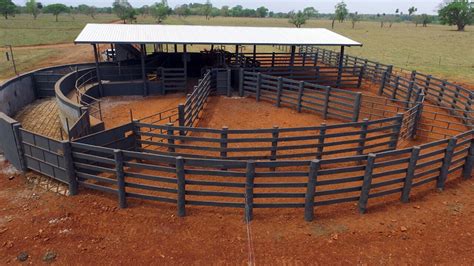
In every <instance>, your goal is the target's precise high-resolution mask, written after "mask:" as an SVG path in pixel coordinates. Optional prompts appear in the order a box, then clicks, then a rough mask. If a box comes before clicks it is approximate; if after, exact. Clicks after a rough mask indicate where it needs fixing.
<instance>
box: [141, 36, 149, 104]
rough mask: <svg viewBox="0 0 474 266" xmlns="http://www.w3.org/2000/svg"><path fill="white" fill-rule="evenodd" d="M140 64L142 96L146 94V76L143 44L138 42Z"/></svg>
mask: <svg viewBox="0 0 474 266" xmlns="http://www.w3.org/2000/svg"><path fill="white" fill-rule="evenodd" d="M140 53H141V56H140V58H141V65H142V79H143V97H145V96H147V95H148V86H147V77H146V70H145V45H144V44H140Z"/></svg>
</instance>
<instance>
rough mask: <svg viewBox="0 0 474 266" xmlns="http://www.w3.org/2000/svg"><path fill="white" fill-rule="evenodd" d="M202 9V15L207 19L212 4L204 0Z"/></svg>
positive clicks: (208, 0)
mask: <svg viewBox="0 0 474 266" xmlns="http://www.w3.org/2000/svg"><path fill="white" fill-rule="evenodd" d="M202 11H203V14H204V16H206V19H207V20H209V19H210V18H209V16H210V15H211V13H212V4H211V1H210V0H207V1H206V4H204V6H203V10H202Z"/></svg>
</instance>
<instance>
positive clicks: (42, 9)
mask: <svg viewBox="0 0 474 266" xmlns="http://www.w3.org/2000/svg"><path fill="white" fill-rule="evenodd" d="M417 11H418V10H417V8H416V7H414V6H413V7H410V8H409V9H408V10H406V12H404V11H401V10H400V9H396V10H394V12H393V13H391V14H386V13H381V14H380V13H379V14H359V13H358V12H350V11H349V10H348V8H347V5H346V3H345V2H344V1H341V2H339V3H337V4H336V5H335V7H334V13H331V14H323V13H319V12H318V11H317V10H316V9H315V8H314V7H306V8H304V9H302V10H296V11H295V10H293V11H290V12H273V11H270V10H269V9H268V8H267V7H265V6H261V7H259V8H256V9H252V8H245V7H243V6H242V5H236V6H233V7H230V6H226V5H225V6H222V7H220V8H218V7H215V6H213V4H212V3H211V1H210V0H207V1H206V2H204V3H190V4H182V5H178V6H176V7H174V8H172V7H170V6H169V5H168V2H167V0H161V2H157V3H155V4H153V5H144V6H142V7H139V8H136V7H133V6H132V5H131V4H130V3H129V2H128V1H127V0H115V1H114V3H113V5H112V7H102V8H98V7H94V6H88V5H84V4H81V5H78V6H66V5H64V4H61V3H56V4H50V5H45V6H43V4H41V2H37V1H36V0H27V1H26V4H25V6H16V5H15V4H14V3H13V2H12V0H0V14H2V15H3V17H4V18H5V19H8V17H10V16H15V14H18V13H28V14H31V15H32V16H33V18H34V19H36V18H37V16H38V15H39V14H40V13H48V14H53V15H54V16H55V19H56V21H58V16H59V15H60V14H62V13H68V14H72V15H73V16H74V15H75V14H85V15H88V16H90V17H91V18H95V15H96V14H98V13H108V14H111V13H114V14H116V15H117V17H118V18H120V19H121V20H123V22H124V23H126V22H135V21H136V19H137V16H139V15H141V16H145V17H146V16H151V17H153V18H154V19H155V21H156V23H162V22H163V21H164V20H165V19H166V18H167V17H168V16H170V15H175V16H179V17H187V16H204V17H205V18H206V19H211V18H213V17H217V16H221V17H255V18H267V17H268V18H286V19H288V22H289V23H291V24H292V25H294V26H295V27H298V28H299V27H302V26H303V25H304V24H306V22H307V20H309V19H330V20H332V28H334V27H335V23H336V22H338V23H344V22H345V21H347V20H350V21H351V23H352V27H353V28H355V26H356V24H357V23H358V22H359V21H362V20H364V21H378V22H380V27H382V28H384V27H389V28H390V27H392V25H393V23H397V22H404V21H409V22H413V23H414V24H415V26H418V25H421V26H423V27H427V25H428V24H430V23H440V24H448V25H456V26H457V28H458V30H459V31H462V30H464V29H465V27H466V25H470V24H473V23H474V2H470V0H444V1H443V2H442V3H441V4H440V6H439V10H438V15H436V16H433V15H428V14H417Z"/></svg>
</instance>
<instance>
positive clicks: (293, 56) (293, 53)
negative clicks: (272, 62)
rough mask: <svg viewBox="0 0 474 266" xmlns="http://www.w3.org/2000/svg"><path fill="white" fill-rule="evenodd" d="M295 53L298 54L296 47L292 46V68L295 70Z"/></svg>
mask: <svg viewBox="0 0 474 266" xmlns="http://www.w3.org/2000/svg"><path fill="white" fill-rule="evenodd" d="M295 52H296V46H295V45H292V46H291V55H290V67H291V69H293V67H294V65H295Z"/></svg>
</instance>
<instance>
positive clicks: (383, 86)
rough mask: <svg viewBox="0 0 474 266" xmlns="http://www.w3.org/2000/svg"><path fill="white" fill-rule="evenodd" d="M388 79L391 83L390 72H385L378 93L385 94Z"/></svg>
mask: <svg viewBox="0 0 474 266" xmlns="http://www.w3.org/2000/svg"><path fill="white" fill-rule="evenodd" d="M387 79H388V82H389V83H390V76H389V74H388V72H384V73H383V76H382V82H380V87H379V91H378V93H377V94H378V95H382V94H383V91H384V89H385V84H386V82H387Z"/></svg>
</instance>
